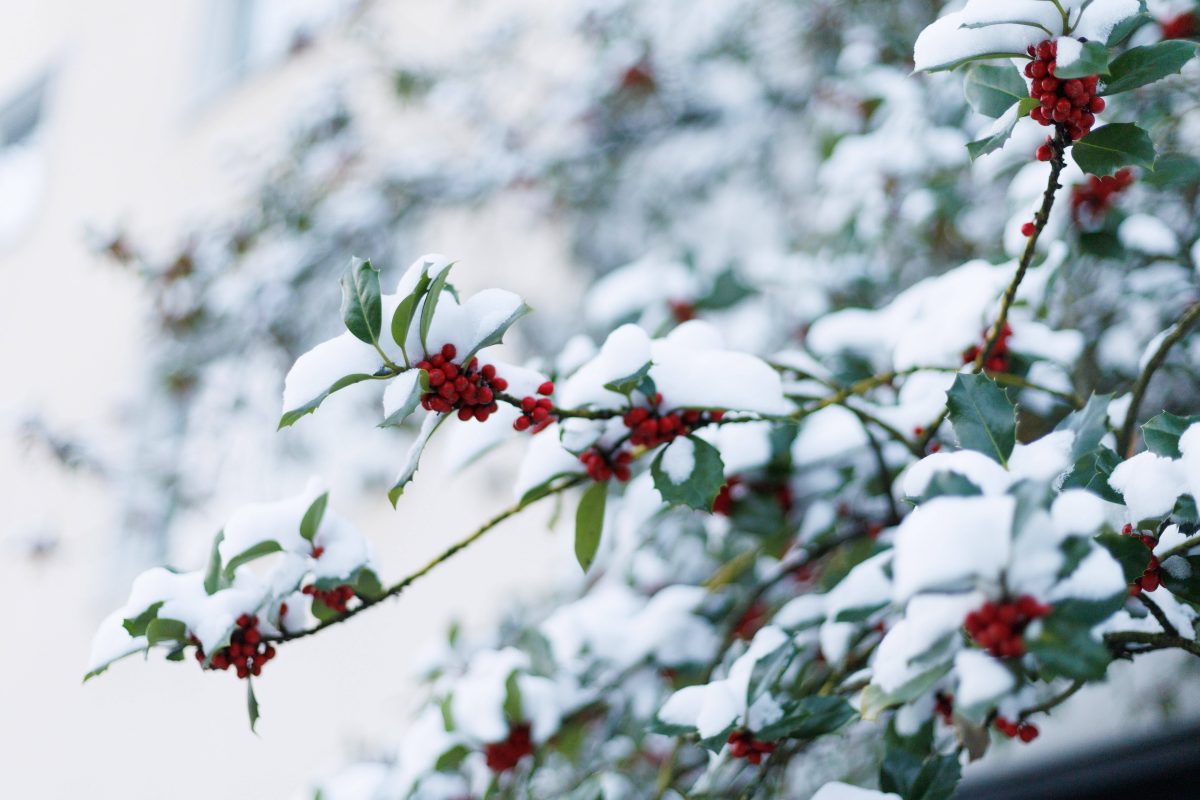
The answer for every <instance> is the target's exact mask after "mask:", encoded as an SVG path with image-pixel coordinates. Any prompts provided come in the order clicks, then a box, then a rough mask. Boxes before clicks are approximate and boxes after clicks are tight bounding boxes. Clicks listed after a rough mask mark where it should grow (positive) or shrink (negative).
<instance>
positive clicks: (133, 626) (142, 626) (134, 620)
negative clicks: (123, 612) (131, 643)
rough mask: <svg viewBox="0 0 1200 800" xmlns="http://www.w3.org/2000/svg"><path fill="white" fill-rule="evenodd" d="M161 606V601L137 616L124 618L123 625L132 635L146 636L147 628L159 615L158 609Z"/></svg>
mask: <svg viewBox="0 0 1200 800" xmlns="http://www.w3.org/2000/svg"><path fill="white" fill-rule="evenodd" d="M160 608H162V602H161V601H159V602H157V603H153V604H151V605H150V607H149V608H147V609H146V610H144V611H142V613H140V614H138V615H137V616H136V617H129V618H127V619H126V620H124V621H123V622H122V623H121V625H122V626H123V627H124V628H125V631H126V632H127V633H128V634H129V635H130V636H145V635H146V628H147V627H148V626H149V625H150V623H151V622H152V621H153V620H154V619H155V618H157V617H158V610H159V609H160Z"/></svg>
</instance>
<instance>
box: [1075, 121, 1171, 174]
mask: <svg viewBox="0 0 1200 800" xmlns="http://www.w3.org/2000/svg"><path fill="white" fill-rule="evenodd" d="M1071 153H1072V155H1073V156H1074V157H1075V163H1076V164H1078V165H1079V168H1080V169H1081V170H1083V171H1084V172H1087V173H1089V174H1091V175H1111V174H1113V173H1114V172H1116V171H1117V170H1119V169H1120V168H1121V167H1128V166H1130V165H1133V166H1138V167H1144V168H1145V169H1148V170H1153V169H1154V142H1152V141H1151V140H1150V134H1148V133H1146V132H1145V131H1144V130H1142V129H1141V128H1139V127H1138V126H1137V125H1134V124H1133V123H1131V122H1113V123H1110V124H1108V125H1105V126H1103V127H1100V128H1096V129H1095V130H1094V131H1092V132H1091V133H1089V134H1088V135H1087V136H1085V137H1083V138H1082V139H1080V140H1079V141H1077V142H1076V143H1075V144H1074V145H1073V146H1072V148H1071Z"/></svg>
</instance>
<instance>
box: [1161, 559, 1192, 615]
mask: <svg viewBox="0 0 1200 800" xmlns="http://www.w3.org/2000/svg"><path fill="white" fill-rule="evenodd" d="M1158 574H1159V577H1160V578H1161V579H1162V585H1163V586H1165V587H1167V591H1169V592H1170V593H1171V594H1173V595H1175V596H1176V597H1178V598H1179V599H1180V600H1184V601H1186V602H1189V603H1192V604H1193V605H1200V556H1183V555H1176V556H1171V557H1170V558H1168V559H1166V560H1165V561H1164V562H1163V566H1162V569H1161V570H1159V572H1158Z"/></svg>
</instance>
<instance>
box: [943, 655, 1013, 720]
mask: <svg viewBox="0 0 1200 800" xmlns="http://www.w3.org/2000/svg"><path fill="white" fill-rule="evenodd" d="M954 671H955V672H956V673H957V674H958V688H957V689H956V690H955V692H954V702H955V704H956V705H959V706H961V707H962V708H963V709H967V710H970V709H976V710H978V709H982V707H984V706H986V705H988V704H992V703H994V702H995V701H996V700H998V699H999V698H1000V697H1001V696H1003V695H1005V694H1007V693H1008V692H1010V691H1012V689H1013V687H1014V686H1016V679H1014V678H1013V674H1012V671H1011V670H1009V669H1008V667H1006V666H1004V664H1002V663H1001V662H1000V661H998V660H997V659H995V658H992V657H991V656H990V655H988V654H987V653H985V652H983V651H982V650H963V651H960V652H959V653H958V655H956V656H955V657H954Z"/></svg>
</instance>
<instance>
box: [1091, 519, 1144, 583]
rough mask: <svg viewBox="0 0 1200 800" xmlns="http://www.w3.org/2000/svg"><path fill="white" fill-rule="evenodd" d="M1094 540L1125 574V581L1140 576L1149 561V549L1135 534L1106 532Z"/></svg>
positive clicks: (1133, 579)
mask: <svg viewBox="0 0 1200 800" xmlns="http://www.w3.org/2000/svg"><path fill="white" fill-rule="evenodd" d="M1096 542H1097V544H1099V545H1100V546H1101V547H1103V548H1104V549H1105V550H1107V551H1108V552H1109V553H1110V554H1111V555H1112V557H1113V558H1115V559H1116V560H1117V563H1118V564H1120V565H1121V571H1122V572H1123V573H1124V574H1125V582H1126V583H1133V582H1134V581H1135V580H1137V579H1138V578H1140V577H1142V573H1143V572H1145V571H1146V566H1147V565H1148V564H1149V563H1150V555H1151V554H1150V550H1149V548H1147V547H1146V545H1144V544H1142V540H1141V539H1139V538H1137V537H1136V536H1124V535H1122V534H1119V533H1113V532H1111V531H1110V532H1107V533H1102V534H1100V535H1099V536H1097V537H1096Z"/></svg>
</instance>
